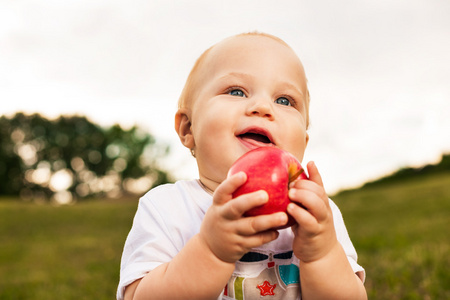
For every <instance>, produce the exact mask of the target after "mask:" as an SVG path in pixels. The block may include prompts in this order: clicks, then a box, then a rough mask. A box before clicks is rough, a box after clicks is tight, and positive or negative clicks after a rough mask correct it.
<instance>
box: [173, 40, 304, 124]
mask: <svg viewBox="0 0 450 300" xmlns="http://www.w3.org/2000/svg"><path fill="white" fill-rule="evenodd" d="M241 36H262V37H267V38H270V39H273V40H275V41H277V42H279V43H281V44H282V45H284V46H286V47H288V48H289V49H292V48H291V47H290V46H289V45H288V44H287V43H286V42H285V41H283V40H282V39H280V38H278V37H276V36H274V35H271V34H268V33H262V32H257V31H253V32H247V33H241V34H237V35H235V36H232V37H241ZM215 46H216V45H213V46H211V47H210V48H208V49H207V50H206V51H205V52H203V53H202V55H200V57H199V58H198V59H197V60H196V62H195V64H194V66H193V67H192V70H191V72H190V73H189V76H188V78H187V80H186V83H185V85H184V88H183V91H182V92H181V95H180V98H179V99H178V108H179V109H180V108H186V107H189V104H190V101H191V99H194V98H195V96H196V95H195V91H196V90H197V86H198V85H199V80H200V76H199V73H200V72H199V70H201V69H202V67H203V64H204V62H205V60H206V57H207V56H208V54H209V52H210V51H211V49H213V48H214V47H215ZM304 100H305V111H306V126H307V127H308V126H309V102H310V97H309V90H308V88H306V93H305V99H304Z"/></svg>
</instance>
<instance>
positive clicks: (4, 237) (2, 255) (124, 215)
mask: <svg viewBox="0 0 450 300" xmlns="http://www.w3.org/2000/svg"><path fill="white" fill-rule="evenodd" d="M136 205H137V202H135V201H134V202H108V201H104V200H100V201H90V202H86V203H78V204H76V205H75V206H70V207H67V206H66V207H54V206H50V205H35V204H29V203H21V202H19V201H9V200H5V201H0V238H1V242H0V278H1V280H0V299H114V298H115V290H116V288H117V283H118V278H119V264H120V256H121V252H122V249H123V243H124V241H125V238H126V235H127V233H128V231H129V230H130V228H131V224H132V218H133V215H134V213H135V211H136Z"/></svg>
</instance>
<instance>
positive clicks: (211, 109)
mask: <svg viewBox="0 0 450 300" xmlns="http://www.w3.org/2000/svg"><path fill="white" fill-rule="evenodd" d="M201 72H202V75H201V76H200V81H199V82H200V85H201V86H200V87H198V88H199V89H198V90H197V97H196V98H195V99H193V102H192V106H191V130H192V134H193V138H194V142H195V146H194V149H195V156H196V159H197V164H198V168H199V174H200V179H201V180H202V181H203V183H205V184H206V185H207V186H208V187H210V188H211V189H215V188H216V187H217V185H218V184H220V182H222V181H223V180H224V179H225V178H226V175H227V172H228V169H229V168H230V167H231V165H232V164H233V162H234V161H236V159H238V158H239V157H240V156H242V155H243V154H244V153H246V152H248V151H250V150H252V149H254V148H257V147H278V148H281V149H284V150H287V151H289V152H291V153H292V154H293V155H295V156H296V157H297V159H299V161H301V160H302V158H303V154H304V151H305V147H306V144H307V141H308V135H307V133H306V127H307V124H306V107H305V99H306V94H307V87H306V78H305V74H304V70H303V66H302V64H301V62H300V60H299V59H298V57H297V56H296V55H295V53H294V52H293V51H292V50H291V49H290V48H288V47H287V46H285V45H283V44H281V43H280V42H278V41H275V40H273V39H271V38H268V37H264V36H238V37H233V38H230V39H227V40H225V41H223V42H221V43H219V44H218V45H216V46H215V47H214V48H213V49H212V50H211V52H210V53H209V54H208V56H207V57H206V61H205V64H204V65H203V67H202V69H201Z"/></svg>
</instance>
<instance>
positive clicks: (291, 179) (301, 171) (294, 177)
mask: <svg viewBox="0 0 450 300" xmlns="http://www.w3.org/2000/svg"><path fill="white" fill-rule="evenodd" d="M303 172H305V170H303V168H301V169H300V170H298V171H297V173H295V174H294V175H292V176H289V183H291V182H292V181H294V180H295V179H297V177H298V176H300V175H301V174H302V173H303Z"/></svg>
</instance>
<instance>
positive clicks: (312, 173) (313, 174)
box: [307, 161, 323, 187]
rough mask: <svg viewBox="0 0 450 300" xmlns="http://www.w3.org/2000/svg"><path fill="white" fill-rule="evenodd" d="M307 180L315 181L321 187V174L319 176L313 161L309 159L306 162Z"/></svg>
mask: <svg viewBox="0 0 450 300" xmlns="http://www.w3.org/2000/svg"><path fill="white" fill-rule="evenodd" d="M307 168H308V174H309V180H311V181H313V182H315V183H317V184H318V185H320V186H321V187H323V181H322V176H320V173H319V170H318V169H317V166H316V164H315V163H314V162H313V161H310V162H309V163H308V164H307Z"/></svg>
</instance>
